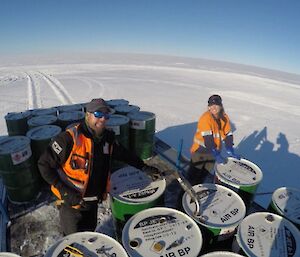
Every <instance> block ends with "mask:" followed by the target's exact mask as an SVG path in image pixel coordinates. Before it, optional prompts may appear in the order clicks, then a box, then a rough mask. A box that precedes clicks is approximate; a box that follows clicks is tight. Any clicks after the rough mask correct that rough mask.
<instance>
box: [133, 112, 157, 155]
mask: <svg viewBox="0 0 300 257" xmlns="http://www.w3.org/2000/svg"><path fill="white" fill-rule="evenodd" d="M127 116H128V117H129V119H130V135H129V138H130V148H131V150H132V151H134V152H135V153H136V155H137V156H139V157H140V158H141V159H143V160H146V159H149V158H151V157H152V155H153V148H154V134H155V114H154V113H152V112H144V111H142V112H132V113H129V114H128V115H127Z"/></svg>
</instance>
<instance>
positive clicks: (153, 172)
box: [142, 165, 163, 181]
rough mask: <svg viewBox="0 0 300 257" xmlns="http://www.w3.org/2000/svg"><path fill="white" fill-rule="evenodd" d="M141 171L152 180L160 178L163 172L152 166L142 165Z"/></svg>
mask: <svg viewBox="0 0 300 257" xmlns="http://www.w3.org/2000/svg"><path fill="white" fill-rule="evenodd" d="M142 171H143V172H145V173H146V174H147V176H148V177H150V178H151V179H152V180H153V181H155V180H158V179H162V176H163V174H162V173H161V172H160V171H159V169H157V168H155V167H153V166H148V165H144V167H143V168H142Z"/></svg>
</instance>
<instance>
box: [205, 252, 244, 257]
mask: <svg viewBox="0 0 300 257" xmlns="http://www.w3.org/2000/svg"><path fill="white" fill-rule="evenodd" d="M200 257H243V256H242V255H239V254H237V253H232V252H223V251H216V252H211V253H207V254H204V255H201V256H200Z"/></svg>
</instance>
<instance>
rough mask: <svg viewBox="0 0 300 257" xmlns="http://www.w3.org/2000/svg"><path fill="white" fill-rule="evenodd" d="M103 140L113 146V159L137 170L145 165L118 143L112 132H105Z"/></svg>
mask: <svg viewBox="0 0 300 257" xmlns="http://www.w3.org/2000/svg"><path fill="white" fill-rule="evenodd" d="M104 140H105V141H106V142H108V143H109V144H112V145H113V152H112V157H113V159H115V160H118V161H122V162H125V163H127V164H129V165H131V166H133V167H136V168H138V169H141V168H142V167H143V166H144V165H145V163H144V162H143V160H142V159H140V158H139V157H138V156H137V155H136V154H134V153H133V152H131V151H129V150H128V149H127V148H125V147H124V146H123V145H122V144H120V143H119V142H118V140H117V139H116V136H115V133H114V132H113V131H111V130H106V131H105V135H104Z"/></svg>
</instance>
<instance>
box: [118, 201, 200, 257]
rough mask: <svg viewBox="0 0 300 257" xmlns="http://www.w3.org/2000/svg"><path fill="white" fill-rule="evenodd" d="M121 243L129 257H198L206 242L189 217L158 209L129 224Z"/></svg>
mask: <svg viewBox="0 0 300 257" xmlns="http://www.w3.org/2000/svg"><path fill="white" fill-rule="evenodd" d="M122 243H123V246H124V248H125V249H126V251H127V253H128V254H129V256H130V257H179V256H184V257H197V256H199V253H200V251H201V248H202V243H203V241H202V234H201V231H200V229H199V227H198V226H197V224H196V222H195V221H194V220H193V219H192V218H190V217H189V216H188V215H186V214H185V213H183V212H180V211H177V210H174V209H170V208H164V207H156V208H149V209H147V210H143V211H141V212H139V213H137V214H136V215H134V216H133V217H132V218H131V219H130V220H128V222H127V223H126V225H125V227H124V230H123V233H122Z"/></svg>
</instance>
